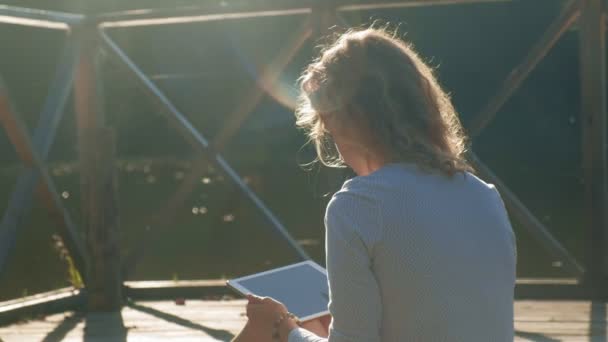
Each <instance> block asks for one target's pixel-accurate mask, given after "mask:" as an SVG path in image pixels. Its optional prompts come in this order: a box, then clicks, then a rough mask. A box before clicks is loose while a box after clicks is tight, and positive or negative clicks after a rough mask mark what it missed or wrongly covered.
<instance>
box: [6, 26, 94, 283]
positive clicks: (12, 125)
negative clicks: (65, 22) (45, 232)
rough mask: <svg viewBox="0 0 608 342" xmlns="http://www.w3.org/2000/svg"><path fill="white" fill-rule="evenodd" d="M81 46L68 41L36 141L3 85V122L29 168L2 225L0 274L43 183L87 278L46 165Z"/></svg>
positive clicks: (47, 202) (48, 201) (78, 240)
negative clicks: (35, 194)
mask: <svg viewBox="0 0 608 342" xmlns="http://www.w3.org/2000/svg"><path fill="white" fill-rule="evenodd" d="M79 45H80V40H79V39H78V38H71V37H70V38H68V41H67V43H66V47H65V48H64V52H63V56H62V59H61V61H62V62H61V64H60V65H59V67H58V68H57V72H56V76H55V78H54V80H53V82H52V84H51V87H50V91H49V94H48V96H47V99H46V102H45V105H44V108H43V110H42V113H41V115H40V120H39V123H38V126H37V127H36V129H35V131H34V137H33V139H30V137H29V135H28V133H27V128H26V127H25V124H24V123H23V122H22V121H21V119H20V118H19V116H18V115H17V114H16V112H15V111H14V110H13V108H12V106H11V104H10V102H9V98H8V95H7V93H6V90H5V89H4V88H3V87H2V85H0V122H1V123H2V125H3V126H4V129H5V130H6V132H7V134H8V137H9V140H10V141H11V142H12V144H13V145H14V146H15V148H16V150H17V154H18V156H19V158H20V159H21V160H22V161H23V163H24V165H25V166H26V169H25V172H23V173H22V174H21V175H20V177H19V178H18V180H17V184H16V185H15V188H14V190H13V193H12V195H11V199H10V202H9V205H8V208H7V209H6V211H5V213H4V216H3V217H2V223H1V224H0V271H1V270H2V269H3V267H4V266H5V265H6V262H7V260H8V256H9V253H10V252H11V251H12V249H13V248H14V244H15V238H16V233H17V229H18V227H19V225H20V223H21V222H22V221H23V220H24V219H25V218H26V216H27V212H28V211H29V209H30V207H31V204H32V199H33V192H34V190H35V188H36V185H37V184H38V182H39V181H40V182H41V184H42V186H40V187H39V191H40V195H41V197H42V199H43V201H44V204H45V205H46V206H47V208H48V209H49V211H50V212H51V214H52V215H53V217H54V218H56V219H57V220H58V221H59V225H58V228H57V229H58V232H59V233H60V235H61V236H62V237H63V239H64V243H65V244H66V247H67V249H68V251H69V252H70V256H71V257H72V258H73V259H74V262H75V264H76V267H77V269H78V271H79V272H80V273H81V275H83V276H84V270H85V269H86V256H85V254H84V247H83V245H82V243H81V238H80V235H79V233H78V230H77V229H76V227H75V224H74V222H73V221H72V219H71V217H70V215H69V213H68V211H67V209H66V208H65V207H64V206H63V203H62V200H61V198H60V197H59V195H58V192H57V189H56V188H55V185H54V183H53V180H52V179H51V177H50V175H49V174H48V172H47V170H46V166H45V165H44V161H45V160H46V158H47V156H48V153H49V150H50V146H51V144H52V141H53V139H54V136H55V133H56V131H57V126H58V125H59V122H60V120H61V117H62V114H63V112H64V110H63V109H64V107H65V104H66V101H67V98H68V97H69V95H70V90H71V85H72V80H73V75H74V68H75V64H76V60H77V58H78V57H77V56H78V46H79Z"/></svg>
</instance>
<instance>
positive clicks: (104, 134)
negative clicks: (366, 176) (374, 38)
mask: <svg viewBox="0 0 608 342" xmlns="http://www.w3.org/2000/svg"><path fill="white" fill-rule="evenodd" d="M496 1H508V0H403V1H395V2H372V1H369V2H367V3H365V2H361V1H352V0H351V1H349V0H333V1H302V0H299V1H295V0H294V1H287V2H283V3H282V4H281V5H271V4H266V5H254V4H247V3H246V2H243V3H239V4H231V5H228V4H227V3H225V2H222V3H220V4H219V5H212V6H201V7H196V8H178V9H165V10H136V11H126V12H116V13H101V14H93V15H81V14H72V13H63V12H51V11H42V10H33V9H26V8H18V7H10V6H0V22H3V23H11V24H15V25H26V26H35V27H41V28H47V29H60V30H65V31H66V34H67V36H68V39H67V43H66V45H65V47H64V51H63V55H62V58H61V63H60V65H59V66H58V68H57V72H56V75H55V78H54V81H53V83H52V84H51V87H50V90H49V93H48V96H47V100H46V103H45V105H44V108H43V110H42V112H41V114H40V119H39V122H38V125H37V127H36V129H35V131H34V134H33V137H30V136H29V135H28V134H27V130H26V129H25V127H24V125H23V123H22V121H21V119H20V117H19V116H18V115H17V114H16V111H15V110H14V108H13V107H12V106H11V103H10V101H9V96H8V94H7V92H6V89H5V88H4V87H3V86H2V85H1V84H0V121H1V123H2V125H3V126H4V128H5V130H6V132H7V134H8V137H9V139H10V141H11V142H12V144H13V145H14V147H15V148H16V150H17V153H18V156H19V158H20V159H21V161H22V162H23V164H24V165H25V166H26V167H27V171H26V172H25V173H23V174H22V175H21V176H20V177H19V179H18V180H17V182H16V184H15V188H14V190H13V193H12V196H11V200H10V203H9V206H8V208H7V209H6V211H5V213H4V216H3V218H2V222H1V224H0V275H1V274H2V270H3V269H4V268H5V265H6V263H7V260H8V258H9V255H10V253H11V251H12V249H13V248H14V245H15V236H16V232H17V230H18V229H19V222H20V220H21V218H22V217H24V216H26V215H27V214H28V211H29V210H30V208H31V204H32V201H33V196H34V190H35V188H36V185H38V184H40V185H41V186H40V187H39V189H41V190H40V195H41V198H42V199H43V201H44V203H45V204H46V206H47V207H48V209H49V210H50V211H51V212H52V213H54V214H55V215H54V216H55V217H56V218H57V220H58V221H59V222H60V223H61V225H60V226H61V227H62V228H61V231H60V234H61V236H62V238H63V240H64V241H65V242H66V247H67V249H68V251H69V253H70V255H71V256H72V258H73V259H74V260H75V265H76V267H77V269H78V271H79V272H80V273H81V275H82V276H83V277H84V281H85V284H86V288H87V290H88V291H89V296H90V297H91V298H96V299H95V300H91V299H90V300H89V305H92V306H93V307H95V306H98V307H103V306H104V305H105V306H106V307H107V306H110V307H116V306H120V296H121V294H120V287H121V286H122V278H121V276H120V270H118V267H119V266H118V265H116V264H113V265H112V267H111V268H112V269H117V270H115V272H114V273H107V267H105V268H104V267H103V266H104V265H103V263H104V262H117V261H116V260H114V261H107V260H105V261H104V259H103V258H101V254H100V253H103V251H102V250H99V248H98V247H96V246H98V245H101V246H103V247H104V248H106V247H107V246H108V245H109V246H110V247H112V244H113V243H114V242H113V236H114V234H115V233H116V232H115V230H116V229H117V228H116V224H117V222H116V212H115V211H116V210H115V208H114V207H113V203H112V199H113V198H114V197H113V196H114V193H113V187H114V181H113V179H112V178H113V176H112V170H111V166H110V167H109V169H107V170H98V169H97V168H96V167H95V165H100V163H105V164H107V165H113V163H112V160H113V134H112V132H111V131H110V130H108V129H107V128H105V124H104V115H103V112H102V111H101V109H100V106H99V101H100V98H99V92H98V90H99V88H100V87H101V86H102V85H101V84H100V83H99V82H100V80H101V77H99V64H100V63H101V61H100V59H99V52H100V51H102V50H103V51H105V52H106V54H107V55H108V56H109V58H111V61H112V62H113V63H116V64H118V65H119V66H120V67H122V68H123V69H124V71H125V75H128V76H129V77H130V78H132V79H133V80H134V81H135V82H136V83H137V84H138V85H139V86H140V87H141V88H142V89H143V90H144V91H145V93H146V95H147V96H148V97H150V99H151V100H152V101H154V102H155V104H156V105H157V106H158V107H159V108H160V109H162V113H163V114H164V116H165V117H166V118H167V120H168V121H169V122H170V123H171V124H172V125H173V126H174V127H175V129H177V130H179V131H180V132H181V134H182V135H183V136H184V137H185V138H186V139H187V140H188V142H189V143H190V144H191V145H192V147H193V148H194V149H195V150H196V152H197V155H199V156H200V159H199V160H197V161H196V163H195V165H194V167H193V168H192V169H191V171H190V174H189V175H187V176H186V177H185V178H184V181H183V182H182V184H181V185H180V186H179V187H178V189H177V190H176V192H175V193H174V195H173V196H171V197H170V198H169V200H168V202H167V205H166V207H165V209H164V210H161V211H160V214H159V215H158V217H157V218H158V219H159V220H160V221H163V220H164V221H166V222H168V221H169V220H170V218H171V215H172V213H173V212H174V209H175V208H177V207H179V206H180V204H181V203H182V202H183V201H184V200H185V199H186V198H187V196H188V194H189V193H190V191H191V190H190V189H192V188H193V186H192V185H193V183H194V182H196V180H198V179H200V177H201V174H202V172H203V170H204V166H205V165H207V163H208V162H211V163H213V164H215V166H216V167H217V169H218V170H220V171H221V172H222V173H223V174H224V176H225V177H226V178H227V179H229V180H230V181H231V182H233V183H234V184H235V185H236V186H237V187H238V189H239V190H240V192H242V194H243V195H244V196H245V197H246V198H247V199H248V200H249V201H250V202H251V204H252V205H254V206H255V207H256V208H257V209H258V210H259V211H260V212H261V213H262V214H263V216H264V217H265V219H266V220H267V221H268V224H269V225H270V226H271V227H273V228H274V231H275V232H276V233H277V234H279V235H280V236H281V237H282V238H283V239H284V240H285V242H287V243H288V244H289V245H290V246H291V248H292V249H293V251H294V252H295V254H297V256H298V257H299V258H302V259H307V258H308V256H307V254H306V252H305V251H304V250H303V249H302V248H301V246H300V245H299V244H298V243H297V242H296V241H295V240H294V239H293V238H292V237H291V235H290V234H289V232H288V230H287V229H286V228H285V227H284V226H283V224H282V223H281V222H280V221H279V220H278V219H277V217H276V216H275V215H274V214H273V212H272V211H271V210H270V209H269V208H268V207H267V206H266V205H265V204H264V202H263V201H262V200H261V199H260V198H259V197H258V196H257V195H256V194H255V193H254V192H253V191H252V190H251V189H250V188H249V187H248V186H247V184H246V183H245V182H244V181H243V180H242V179H241V177H240V176H239V175H238V174H237V173H236V172H235V171H234V169H233V168H232V167H231V166H230V165H229V164H228V162H226V160H225V159H224V158H223V157H222V155H221V151H222V150H223V148H224V146H225V145H226V143H227V142H229V141H230V140H231V138H232V137H233V136H234V134H235V133H236V132H237V131H238V129H239V127H240V126H241V124H242V122H243V121H244V120H245V119H246V117H247V115H248V114H249V113H250V112H251V111H252V109H253V108H254V107H255V106H256V104H257V103H258V102H259V101H260V99H261V98H262V96H263V95H264V87H261V86H260V87H256V88H254V89H252V90H251V92H250V93H249V94H248V95H247V96H245V98H244V99H243V101H242V102H241V103H240V104H239V106H238V107H237V109H236V110H235V111H234V112H233V113H232V114H231V115H230V116H229V117H228V119H227V120H226V123H225V125H224V127H223V128H222V130H221V131H220V132H219V133H218V134H217V138H216V139H215V140H214V141H208V140H207V139H206V138H205V137H204V136H203V135H202V134H201V133H200V132H199V131H198V130H197V129H196V128H195V127H194V126H193V125H192V124H191V123H190V122H189V120H188V119H187V118H186V116H185V115H184V114H183V113H181V112H180V111H179V110H178V109H177V108H176V106H174V105H173V104H172V102H171V100H170V99H169V98H168V97H167V96H166V95H165V94H164V93H163V92H162V91H161V90H160V89H159V88H158V87H157V86H156V85H155V84H154V83H153V82H152V81H151V80H150V78H149V77H148V76H147V75H145V74H144V72H142V70H141V69H139V67H138V66H137V65H136V64H135V63H134V62H133V61H132V60H131V59H130V58H129V56H128V55H127V54H126V53H125V52H124V51H123V50H122V49H121V48H120V46H119V45H118V44H117V43H116V42H115V41H114V40H112V38H111V37H110V36H109V35H108V31H109V30H112V29H114V28H119V27H132V26H150V25H169V24H181V23H191V22H201V21H212V20H229V19H242V18H253V17H271V16H284V15H306V16H309V17H310V18H309V20H307V21H305V24H304V26H303V27H301V28H300V29H299V30H297V31H296V32H295V34H294V36H293V38H292V39H291V40H290V42H289V45H288V46H286V47H285V48H283V49H282V50H281V51H280V52H279V54H278V56H277V58H276V60H275V61H274V62H273V63H272V64H273V65H272V67H269V68H267V69H266V71H265V72H263V73H262V75H260V82H259V83H260V84H269V83H273V82H276V80H277V78H278V75H279V73H280V72H281V70H282V69H284V68H285V66H286V65H287V63H288V62H289V61H290V59H291V58H292V57H293V56H294V55H295V54H296V52H297V51H298V50H299V49H300V48H301V47H302V46H303V45H304V43H305V42H306V40H307V39H310V37H314V36H320V35H323V34H325V33H326V32H327V30H328V28H329V27H331V26H333V25H335V24H336V23H339V24H340V25H345V23H344V21H343V20H342V19H341V17H340V13H341V12H345V11H357V10H364V9H373V8H398V7H410V6H433V5H457V4H464V3H475V2H496ZM605 7H606V6H605V4H604V2H603V1H602V0H568V1H564V5H563V9H562V11H561V13H560V14H559V15H558V16H557V18H555V20H554V21H553V22H552V23H551V24H550V25H549V27H548V28H547V29H546V32H545V33H544V34H543V35H542V37H541V39H540V40H539V41H538V43H537V44H535V45H534V46H533V48H532V49H531V50H530V51H529V53H528V54H527V56H526V57H525V58H524V60H523V61H522V62H521V63H520V64H519V65H517V66H516V67H515V68H514V69H513V71H512V72H511V73H510V74H509V76H508V77H507V79H506V80H505V81H504V83H503V85H502V87H501V88H500V89H499V90H498V92H497V93H496V95H495V96H493V97H492V98H490V99H489V100H488V102H487V105H486V106H485V107H484V108H483V110H482V111H481V112H480V113H478V115H476V116H475V117H474V119H473V120H472V121H471V122H470V125H467V126H468V127H467V128H468V131H469V133H470V134H471V136H473V137H474V136H476V135H478V134H479V133H480V132H481V131H482V130H483V129H484V128H485V127H486V126H487V125H488V123H489V122H491V121H492V119H493V118H494V117H495V116H496V114H497V113H498V111H499V109H500V108H501V107H502V106H503V105H504V104H505V103H506V102H507V100H508V99H509V98H510V97H511V96H512V95H513V93H514V92H515V90H516V89H517V88H518V87H519V86H520V85H521V84H522V83H523V81H524V80H525V79H526V78H527V76H528V75H529V74H530V73H531V71H532V70H534V68H535V67H536V65H537V64H538V63H539V62H540V61H541V60H542V59H543V58H544V56H546V55H547V53H548V52H549V51H550V50H551V48H552V47H553V46H554V45H555V44H556V42H557V41H558V40H559V39H560V37H561V36H562V35H563V34H564V33H565V32H566V31H567V30H568V29H570V28H571V27H573V25H574V24H575V23H577V22H578V23H579V25H578V26H579V35H580V38H581V39H580V52H581V65H580V67H581V84H582V95H583V96H582V99H583V101H582V116H583V120H582V122H583V123H584V124H583V137H584V141H583V150H584V151H583V155H584V158H583V159H584V163H583V167H584V169H585V184H586V193H587V195H586V198H587V208H588V211H587V215H586V217H587V218H588V220H587V222H585V223H586V226H587V227H588V234H587V236H588V237H589V239H588V242H589V245H588V246H587V247H589V248H588V250H589V253H588V256H587V258H586V260H585V266H586V267H585V268H583V266H582V264H581V262H579V261H578V260H576V259H575V258H574V257H573V256H572V255H571V253H570V252H569V251H568V250H567V249H566V248H564V246H563V245H562V244H561V243H560V242H559V241H558V240H557V239H556V238H555V237H554V236H553V235H552V234H551V233H550V231H549V230H548V229H547V227H545V225H544V224H543V223H541V221H540V220H538V219H537V218H536V217H535V216H534V215H533V214H532V213H531V212H530V210H528V209H527V208H526V206H525V205H524V204H523V202H522V201H521V200H519V199H518V198H517V196H516V195H515V194H514V193H513V192H511V191H510V190H509V189H508V187H507V186H506V185H505V184H504V183H503V182H502V181H501V180H500V179H499V178H498V177H497V176H496V175H495V174H494V173H493V172H492V171H491V170H490V169H489V168H488V167H487V166H486V165H484V164H483V162H482V161H481V160H480V159H479V158H478V157H477V156H476V155H475V154H474V152H470V154H469V157H470V160H471V161H472V163H473V164H474V165H475V167H476V169H477V170H478V172H479V173H480V174H481V176H482V177H483V178H486V179H487V180H489V181H490V182H492V183H494V184H496V185H497V187H498V188H499V190H500V192H501V194H502V196H503V198H504V200H505V204H506V206H507V208H508V210H509V212H510V214H511V215H512V217H513V218H514V219H515V220H517V221H519V222H520V223H521V224H522V225H523V227H525V228H526V229H527V230H528V231H529V232H530V233H531V234H532V236H534V237H535V238H536V239H537V240H538V241H539V242H540V243H541V244H542V246H543V247H544V248H545V249H546V250H547V251H548V252H549V253H550V254H551V256H552V257H554V258H555V259H556V260H558V261H560V262H561V263H562V265H563V268H564V270H566V271H567V272H568V273H569V274H570V275H572V276H574V277H576V278H578V279H581V280H582V282H581V284H582V285H576V286H583V287H584V291H585V293H586V294H589V296H592V295H599V294H601V293H603V294H605V291H606V289H607V288H608V285H607V282H606V279H607V278H608V252H607V251H608V214H607V210H606V208H607V204H608V198H607V193H606V189H607V185H608V169H607V158H608V153H607V149H606V142H607V139H606V127H607V122H606V120H607V119H606V94H607V91H608V89H607V87H606V77H605V75H606V42H605V38H606V37H605V16H606V15H605ZM72 88H73V89H74V95H75V107H76V113H77V119H78V120H77V121H78V133H79V134H78V136H79V144H80V149H79V150H80V162H81V166H82V168H81V169H82V172H81V191H82V193H83V207H84V208H87V209H86V211H85V225H86V228H87V230H86V231H87V235H88V236H92V237H93V239H94V237H95V236H97V235H96V233H100V232H103V233H104V234H101V235H100V236H103V237H102V238H100V239H101V240H93V241H87V243H86V244H85V243H84V241H81V237H80V235H79V234H78V233H77V232H78V230H77V229H76V227H75V224H74V222H73V221H72V219H71V218H70V216H69V214H68V212H67V211H66V209H65V208H64V206H63V204H62V202H61V200H60V197H59V196H58V193H57V190H56V187H55V185H54V183H53V180H52V179H51V177H50V176H49V174H48V172H47V170H46V167H45V161H46V159H47V157H48V152H49V148H50V146H51V143H52V142H53V140H54V138H55V133H56V131H57V126H58V122H59V121H60V119H61V116H62V114H63V113H64V108H65V105H66V101H67V98H68V97H69V94H70V92H71V89H72ZM91 156H92V157H91ZM104 239H105V240H104ZM85 246H86V247H85ZM115 247H116V246H114V248H115ZM135 250H136V252H135V253H134V254H133V255H131V258H129V259H128V260H127V270H128V269H129V267H128V266H129V264H133V263H135V262H136V261H137V259H138V258H139V257H140V255H141V254H142V253H143V252H144V250H145V244H141V245H139V246H138V247H137V248H136V249H135ZM106 266H107V265H106ZM102 269H106V271H105V272H106V273H103V272H102V271H101V270H102ZM97 271H99V272H97ZM108 284H109V285H108ZM576 284H579V283H578V282H576ZM522 286H523V285H522ZM573 286H574V285H573ZM108 288H113V290H108ZM568 288H571V287H568ZM566 296H567V295H566ZM112 298H114V299H112ZM96 303H97V304H96ZM104 303H105V304H104Z"/></svg>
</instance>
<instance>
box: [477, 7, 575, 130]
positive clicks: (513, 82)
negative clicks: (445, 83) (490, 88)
mask: <svg viewBox="0 0 608 342" xmlns="http://www.w3.org/2000/svg"><path fill="white" fill-rule="evenodd" d="M578 1H579V0H568V2H566V4H565V5H564V8H563V10H562V12H561V13H560V15H559V16H558V17H557V18H556V19H555V20H554V21H553V22H552V23H551V25H549V27H548V28H547V30H546V31H545V33H543V35H542V37H541V38H540V40H539V41H538V43H536V44H535V45H534V46H533V47H532V49H530V52H529V53H528V54H527V55H526V57H525V58H524V60H523V61H522V62H521V63H520V64H519V65H518V66H517V67H515V68H514V69H513V70H512V71H511V73H510V74H509V75H508V76H507V78H506V80H505V81H504V82H503V84H502V85H501V87H500V89H499V90H498V92H497V93H496V95H494V96H493V97H491V98H490V100H489V101H488V102H487V104H486V105H485V106H484V107H483V108H482V110H481V111H480V112H479V113H478V114H477V115H476V116H475V117H474V118H473V119H472V120H471V122H470V123H469V124H468V125H466V126H467V128H468V129H467V130H468V133H469V134H470V135H471V136H472V137H474V136H477V135H479V134H480V133H481V131H482V130H483V129H484V128H485V127H486V126H487V125H488V124H489V123H490V122H491V121H492V120H493V119H494V117H495V116H496V114H497V113H498V111H499V110H500V108H501V107H502V106H503V105H504V104H505V103H506V102H507V101H508V100H509V99H510V98H511V96H512V95H513V94H514V93H515V91H516V90H517V89H518V88H519V86H520V85H521V84H522V83H523V82H524V81H525V80H526V78H527V77H528V75H530V73H531V72H532V71H533V70H534V68H536V66H537V65H538V63H540V61H542V60H543V58H544V57H545V56H546V55H547V54H548V53H549V51H550V50H551V49H552V48H553V46H555V44H556V43H557V41H558V40H559V39H560V38H561V37H562V36H563V35H564V33H566V32H567V31H568V29H569V28H570V27H572V25H573V24H574V23H575V22H576V21H577V19H578V17H579V16H580V10H579V6H578V5H579V4H578Z"/></svg>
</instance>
